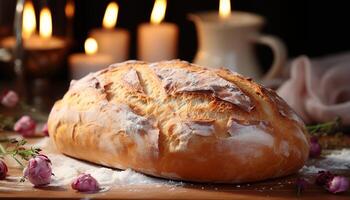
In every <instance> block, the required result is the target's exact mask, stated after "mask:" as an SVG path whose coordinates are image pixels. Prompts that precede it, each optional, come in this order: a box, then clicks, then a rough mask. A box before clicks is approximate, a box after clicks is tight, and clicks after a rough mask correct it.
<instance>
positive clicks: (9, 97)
mask: <svg viewBox="0 0 350 200" xmlns="http://www.w3.org/2000/svg"><path fill="white" fill-rule="evenodd" d="M0 99H1V104H2V105H4V106H6V107H9V108H12V107H15V106H16V105H17V103H18V101H19V98H18V95H17V93H16V92H15V91H12V90H8V91H6V92H5V93H4V94H3V95H2V96H1V98H0Z"/></svg>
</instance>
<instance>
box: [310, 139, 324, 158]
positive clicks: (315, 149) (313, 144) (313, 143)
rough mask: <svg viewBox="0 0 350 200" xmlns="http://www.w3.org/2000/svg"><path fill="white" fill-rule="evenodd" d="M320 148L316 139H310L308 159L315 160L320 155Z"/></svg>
mask: <svg viewBox="0 0 350 200" xmlns="http://www.w3.org/2000/svg"><path fill="white" fill-rule="evenodd" d="M321 151H322V147H321V145H320V144H319V143H318V139H317V137H312V138H311V139H310V152H309V157H311V158H316V157H319V156H320V155H321Z"/></svg>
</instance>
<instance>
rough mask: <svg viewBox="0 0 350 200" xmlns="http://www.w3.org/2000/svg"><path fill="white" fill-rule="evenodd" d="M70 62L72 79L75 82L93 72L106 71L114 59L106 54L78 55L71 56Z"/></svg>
mask: <svg viewBox="0 0 350 200" xmlns="http://www.w3.org/2000/svg"><path fill="white" fill-rule="evenodd" d="M68 60H69V66H70V73H71V78H72V79H74V80H77V79H80V78H82V77H84V76H86V75H87V74H89V73H91V72H96V71H98V70H101V69H104V68H106V67H108V66H109V65H110V64H112V63H113V59H112V57H111V56H109V55H104V54H94V55H86V54H84V53H78V54H73V55H71V56H69V59H68Z"/></svg>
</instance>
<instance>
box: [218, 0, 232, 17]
mask: <svg viewBox="0 0 350 200" xmlns="http://www.w3.org/2000/svg"><path fill="white" fill-rule="evenodd" d="M219 15H220V17H221V18H223V19H224V18H227V17H228V16H230V15H231V1H230V0H220V6H219Z"/></svg>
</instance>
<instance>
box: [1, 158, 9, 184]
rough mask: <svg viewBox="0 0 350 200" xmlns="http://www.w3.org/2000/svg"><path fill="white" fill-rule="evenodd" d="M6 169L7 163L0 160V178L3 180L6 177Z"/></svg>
mask: <svg viewBox="0 0 350 200" xmlns="http://www.w3.org/2000/svg"><path fill="white" fill-rule="evenodd" d="M7 172H8V169H7V165H6V163H5V162H4V161H2V160H0V180H3V179H5V178H6V175H7Z"/></svg>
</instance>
